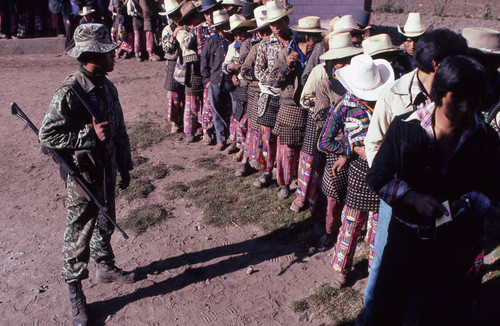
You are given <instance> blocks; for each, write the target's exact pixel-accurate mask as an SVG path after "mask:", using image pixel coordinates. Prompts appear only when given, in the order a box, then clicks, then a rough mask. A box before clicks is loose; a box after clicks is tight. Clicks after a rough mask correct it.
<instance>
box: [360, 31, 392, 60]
mask: <svg viewBox="0 0 500 326" xmlns="http://www.w3.org/2000/svg"><path fill="white" fill-rule="evenodd" d="M361 46H362V47H363V52H364V53H365V54H368V55H370V56H374V55H375V54H379V53H385V52H396V51H401V49H400V48H399V47H396V46H394V45H393V44H392V41H391V37H390V36H389V34H377V35H373V36H370V37H368V38H367V39H366V40H364V41H363V42H362V43H361Z"/></svg>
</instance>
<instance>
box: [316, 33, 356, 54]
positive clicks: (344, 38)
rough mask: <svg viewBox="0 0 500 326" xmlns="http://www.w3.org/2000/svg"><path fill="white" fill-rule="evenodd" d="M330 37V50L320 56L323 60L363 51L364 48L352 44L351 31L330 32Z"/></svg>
mask: <svg viewBox="0 0 500 326" xmlns="http://www.w3.org/2000/svg"><path fill="white" fill-rule="evenodd" d="M328 37H329V39H328V51H326V52H325V53H323V54H322V55H321V56H320V57H319V58H320V59H321V60H335V59H341V58H345V57H350V56H353V55H357V54H360V53H363V49H361V48H358V47H355V46H354V45H353V44H352V37H351V34H349V33H340V34H330V35H329V36H328Z"/></svg>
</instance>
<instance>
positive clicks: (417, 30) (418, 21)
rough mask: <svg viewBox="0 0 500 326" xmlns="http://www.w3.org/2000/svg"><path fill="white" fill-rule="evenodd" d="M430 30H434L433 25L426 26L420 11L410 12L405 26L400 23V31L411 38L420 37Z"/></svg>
mask: <svg viewBox="0 0 500 326" xmlns="http://www.w3.org/2000/svg"><path fill="white" fill-rule="evenodd" d="M430 30H432V25H429V26H427V27H424V24H422V18H421V17H420V13H419V12H410V13H409V14H408V19H406V24H405V26H404V27H403V28H401V27H399V25H398V32H399V33H401V34H403V35H404V36H406V37H409V38H413V37H419V36H421V35H422V34H424V33H425V32H428V31H430Z"/></svg>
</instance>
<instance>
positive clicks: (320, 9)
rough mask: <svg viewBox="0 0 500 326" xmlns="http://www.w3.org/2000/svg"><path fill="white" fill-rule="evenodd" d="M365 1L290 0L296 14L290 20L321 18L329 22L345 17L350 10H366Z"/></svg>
mask: <svg viewBox="0 0 500 326" xmlns="http://www.w3.org/2000/svg"><path fill="white" fill-rule="evenodd" d="M365 1H366V0H289V2H290V3H291V4H292V5H293V7H294V8H295V12H294V13H293V14H292V15H291V16H290V19H291V21H292V23H295V22H297V20H298V19H299V18H301V17H305V16H319V17H320V18H321V20H322V21H329V20H330V19H332V18H333V17H335V16H341V15H345V14H346V13H347V10H348V9H349V8H360V9H364V8H365ZM367 2H368V1H367ZM370 3H371V1H370Z"/></svg>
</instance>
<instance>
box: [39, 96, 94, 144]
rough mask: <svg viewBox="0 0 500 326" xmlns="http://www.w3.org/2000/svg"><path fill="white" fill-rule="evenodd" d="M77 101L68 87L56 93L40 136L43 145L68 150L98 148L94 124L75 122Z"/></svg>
mask: <svg viewBox="0 0 500 326" xmlns="http://www.w3.org/2000/svg"><path fill="white" fill-rule="evenodd" d="M77 101H78V99H76V98H75V96H74V95H72V93H71V92H69V88H68V87H61V88H60V89H58V90H57V91H56V93H55V94H54V96H53V97H52V101H51V102H50V105H49V109H48V111H47V113H46V114H45V117H44V119H43V122H42V126H41V127H40V131H39V134H38V137H39V139H40V142H41V143H42V145H44V146H47V147H50V148H54V149H68V150H79V149H93V148H95V147H96V144H97V136H96V134H95V132H94V128H93V126H92V124H91V123H89V124H84V123H81V122H80V121H75V119H77V117H76V115H75V108H76V107H78V102H77Z"/></svg>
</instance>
